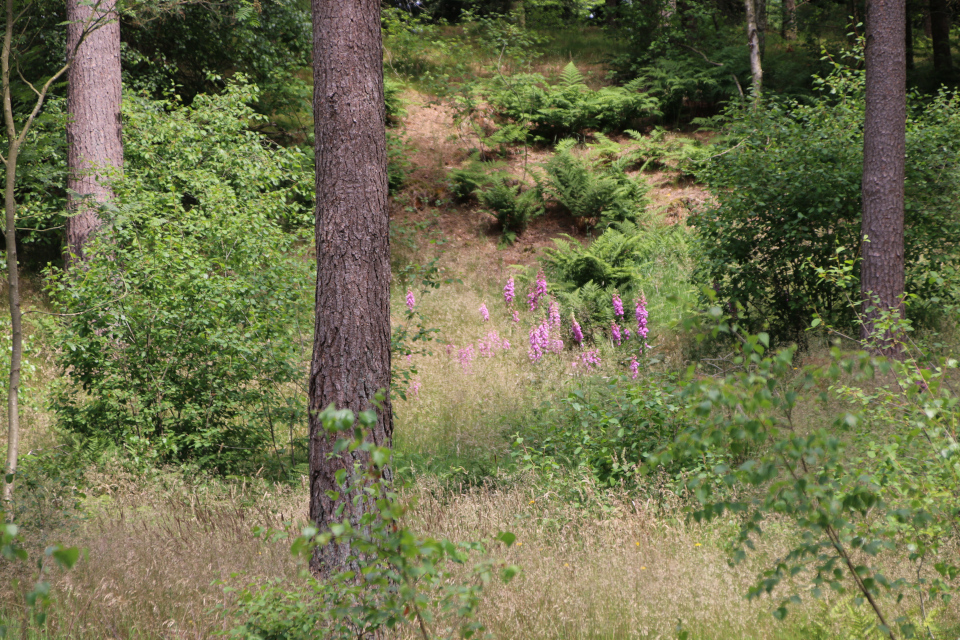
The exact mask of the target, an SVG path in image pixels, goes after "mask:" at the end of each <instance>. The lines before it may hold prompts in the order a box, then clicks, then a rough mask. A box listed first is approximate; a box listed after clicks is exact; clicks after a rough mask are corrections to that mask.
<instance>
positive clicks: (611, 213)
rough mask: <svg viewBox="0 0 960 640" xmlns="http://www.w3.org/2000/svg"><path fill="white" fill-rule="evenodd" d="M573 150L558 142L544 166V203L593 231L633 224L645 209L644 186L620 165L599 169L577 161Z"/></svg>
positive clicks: (646, 190) (645, 187)
mask: <svg viewBox="0 0 960 640" xmlns="http://www.w3.org/2000/svg"><path fill="white" fill-rule="evenodd" d="M572 147H573V144H572V143H571V141H564V142H561V143H560V144H559V145H557V153H556V155H554V156H553V157H552V158H551V159H550V160H548V161H547V162H546V164H544V170H545V171H546V175H545V176H544V177H543V178H541V179H540V180H539V181H538V182H539V187H540V191H541V193H542V194H543V197H544V199H545V200H553V201H555V202H557V203H558V204H560V205H562V206H563V207H564V208H565V209H566V210H567V211H569V212H570V215H572V216H573V217H574V218H578V219H582V220H584V221H585V222H587V224H588V226H592V227H606V226H608V225H610V224H612V223H614V222H624V221H631V220H636V219H637V217H638V216H639V215H640V213H641V212H643V211H644V209H645V208H646V206H647V199H646V195H647V192H648V191H649V186H648V185H647V184H646V182H644V181H643V179H642V178H640V177H639V176H638V177H636V178H631V177H630V176H628V175H627V174H626V173H625V172H624V171H623V169H622V168H621V165H620V164H619V163H613V164H609V165H607V166H601V165H600V164H599V163H591V162H589V161H587V160H586V159H584V158H579V157H577V156H575V155H574V154H573V149H572Z"/></svg>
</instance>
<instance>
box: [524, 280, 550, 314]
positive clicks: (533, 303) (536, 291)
mask: <svg viewBox="0 0 960 640" xmlns="http://www.w3.org/2000/svg"><path fill="white" fill-rule="evenodd" d="M545 295H547V276H545V275H544V274H543V271H538V272H537V282H536V284H534V286H533V291H531V292H530V293H529V295H527V302H529V303H530V311H536V310H537V304H538V303H539V302H540V298H542V297H543V296H545Z"/></svg>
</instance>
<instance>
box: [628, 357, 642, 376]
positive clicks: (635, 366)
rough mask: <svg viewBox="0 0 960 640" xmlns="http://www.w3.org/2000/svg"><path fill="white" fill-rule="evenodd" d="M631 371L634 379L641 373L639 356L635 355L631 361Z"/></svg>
mask: <svg viewBox="0 0 960 640" xmlns="http://www.w3.org/2000/svg"><path fill="white" fill-rule="evenodd" d="M630 373H631V377H632V378H633V379H634V380H636V379H637V376H638V375H640V363H639V362H638V361H637V356H633V360H631V361H630Z"/></svg>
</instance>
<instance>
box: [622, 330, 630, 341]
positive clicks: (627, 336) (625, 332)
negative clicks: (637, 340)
mask: <svg viewBox="0 0 960 640" xmlns="http://www.w3.org/2000/svg"><path fill="white" fill-rule="evenodd" d="M630 335H631V334H630V329H627V328H626V327H624V328H623V339H624V340H629V339H630Z"/></svg>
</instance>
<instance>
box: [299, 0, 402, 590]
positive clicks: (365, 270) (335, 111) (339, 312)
mask: <svg viewBox="0 0 960 640" xmlns="http://www.w3.org/2000/svg"><path fill="white" fill-rule="evenodd" d="M313 47H314V49H313V54H314V55H313V60H314V62H313V64H314V72H313V74H314V94H313V109H314V118H315V124H314V131H315V134H316V143H315V144H316V147H315V151H316V192H317V204H316V247H317V295H316V331H315V334H314V343H313V362H312V365H311V370H310V398H309V401H310V517H311V519H312V520H314V521H315V522H316V523H317V525H318V527H319V528H320V530H321V531H323V530H325V529H326V528H327V527H329V525H330V524H331V523H333V522H336V521H340V520H343V519H346V518H349V519H350V520H351V521H353V522H356V520H357V519H359V518H360V517H361V515H362V514H363V512H364V510H365V509H366V508H367V507H368V505H367V503H366V502H365V501H360V502H358V503H354V502H353V501H352V500H351V496H349V495H348V494H347V492H346V491H345V490H344V489H345V488H344V487H343V486H340V485H338V483H337V482H336V480H335V477H334V476H335V474H336V472H337V471H338V470H340V469H346V470H347V471H348V474H350V473H351V472H352V470H353V466H354V463H361V464H363V463H364V462H365V458H363V457H361V454H360V452H356V453H350V452H342V453H337V454H333V446H334V443H335V440H336V436H331V435H330V434H327V433H325V432H324V430H323V428H322V425H320V424H319V423H318V420H317V413H318V412H319V411H322V410H323V409H325V408H327V407H328V406H329V405H331V404H333V405H336V407H337V408H338V409H350V410H352V411H353V412H354V413H358V412H361V411H365V410H368V409H371V408H372V401H373V399H374V396H375V394H376V393H377V391H378V390H381V389H384V390H387V389H388V388H389V384H390V246H389V237H390V235H389V218H388V213H387V155H386V132H385V113H384V102H383V53H382V42H381V36H380V0H313ZM377 417H378V421H377V426H376V429H375V430H374V432H373V433H372V434H371V438H372V440H373V441H374V442H375V443H376V444H377V445H389V444H390V441H391V437H392V434H393V417H392V413H391V406H390V400H389V397H388V399H387V400H386V401H385V402H384V403H383V405H382V406H381V407H380V408H379V409H377ZM334 491H335V492H340V496H339V498H338V499H333V498H331V497H330V494H329V493H328V492H334ZM341 507H342V508H343V512H342V514H341V515H340V516H339V517H338V516H337V514H336V511H337V509H338V508H341ZM349 554H350V550H349V548H347V547H346V546H344V545H328V546H327V547H325V548H321V549H318V550H317V552H316V554H315V555H314V558H313V559H312V561H311V567H312V568H313V569H314V571H317V572H318V573H320V574H326V573H329V572H331V571H336V570H338V569H340V568H343V567H344V566H345V563H346V559H347V556H348V555H349Z"/></svg>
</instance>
